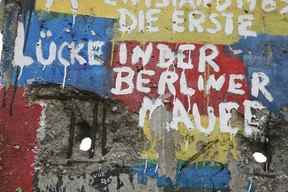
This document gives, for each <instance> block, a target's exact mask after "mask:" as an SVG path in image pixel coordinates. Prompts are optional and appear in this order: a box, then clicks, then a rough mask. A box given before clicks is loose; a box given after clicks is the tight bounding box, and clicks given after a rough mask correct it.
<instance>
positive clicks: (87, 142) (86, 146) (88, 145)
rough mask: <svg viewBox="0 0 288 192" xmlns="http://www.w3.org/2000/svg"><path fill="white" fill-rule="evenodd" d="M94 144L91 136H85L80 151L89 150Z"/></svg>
mask: <svg viewBox="0 0 288 192" xmlns="http://www.w3.org/2000/svg"><path fill="white" fill-rule="evenodd" d="M91 145H92V139H91V138H90V137H85V138H84V139H82V140H81V143H80V146H79V149H80V151H89V149H90V148H91Z"/></svg>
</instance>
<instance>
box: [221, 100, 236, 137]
mask: <svg viewBox="0 0 288 192" xmlns="http://www.w3.org/2000/svg"><path fill="white" fill-rule="evenodd" d="M238 108H239V105H238V104H237V103H234V102H226V103H220V104H219V119H220V131H221V132H223V133H230V134H232V135H235V134H236V133H237V132H238V128H234V127H232V126H231V121H230V119H231V118H232V114H231V111H232V109H235V110H237V109H238Z"/></svg>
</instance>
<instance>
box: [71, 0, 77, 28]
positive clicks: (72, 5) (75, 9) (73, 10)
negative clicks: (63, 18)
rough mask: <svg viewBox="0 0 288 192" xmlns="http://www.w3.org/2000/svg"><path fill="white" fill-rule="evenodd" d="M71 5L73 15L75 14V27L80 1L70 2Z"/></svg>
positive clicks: (73, 0)
mask: <svg viewBox="0 0 288 192" xmlns="http://www.w3.org/2000/svg"><path fill="white" fill-rule="evenodd" d="M70 3H71V10H72V14H73V23H72V24H73V25H72V26H74V25H75V22H76V16H77V14H78V0H70Z"/></svg>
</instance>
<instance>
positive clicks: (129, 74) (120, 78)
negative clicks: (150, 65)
mask: <svg viewBox="0 0 288 192" xmlns="http://www.w3.org/2000/svg"><path fill="white" fill-rule="evenodd" d="M113 71H114V72H116V73H117V76H116V83H115V88H112V89H111V93H113V94H114V95H127V94H131V93H132V92H133V89H134V84H133V77H134V74H135V72H134V71H133V70H132V69H131V68H130V67H116V68H113ZM123 84H125V85H127V86H128V87H126V88H124V85H123Z"/></svg>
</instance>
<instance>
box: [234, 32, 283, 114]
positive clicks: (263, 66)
mask: <svg viewBox="0 0 288 192" xmlns="http://www.w3.org/2000/svg"><path fill="white" fill-rule="evenodd" d="M232 48H233V49H240V50H241V51H242V53H241V54H240V56H241V57H242V59H243V61H244V63H245V64H246V66H247V75H248V78H249V82H251V78H252V74H253V72H263V73H265V74H266V75H267V76H268V77H269V78H270V83H269V85H268V86H267V89H268V90H269V91H270V92H271V94H272V96H273V98H274V100H273V101H272V102H269V101H268V100H267V99H266V98H265V97H264V96H263V95H262V93H260V95H259V96H258V98H254V99H256V100H259V101H260V102H261V103H262V104H263V105H265V106H266V107H268V108H269V109H270V110H272V111H278V110H279V109H280V108H281V107H283V106H285V105H286V106H287V105H288V100H287V98H288V75H287V74H288V67H287V61H288V37H284V36H270V35H259V36H257V38H253V37H250V38H246V39H241V40H240V41H239V42H238V43H236V44H235V45H233V46H232Z"/></svg>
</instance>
